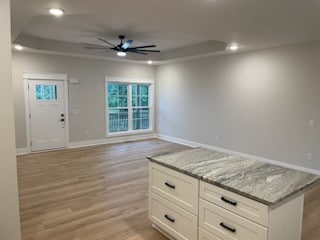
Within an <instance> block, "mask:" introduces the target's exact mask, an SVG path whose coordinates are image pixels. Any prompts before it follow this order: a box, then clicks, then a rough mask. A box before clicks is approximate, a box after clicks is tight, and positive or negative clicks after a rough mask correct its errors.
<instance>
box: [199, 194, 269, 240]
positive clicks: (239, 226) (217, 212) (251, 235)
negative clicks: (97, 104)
mask: <svg viewBox="0 0 320 240" xmlns="http://www.w3.org/2000/svg"><path fill="white" fill-rule="evenodd" d="M199 224H200V226H201V227H202V228H203V229H205V230H207V231H209V232H211V233H212V234H214V235H216V236H217V237H220V238H221V239H223V240H249V239H250V240H267V237H268V229H267V228H266V227H263V226H261V225H259V224H256V223H254V222H251V221H249V220H247V219H245V218H243V217H240V216H238V215H236V214H234V213H232V212H229V211H227V210H225V209H223V208H221V207H219V206H216V205H215V204H212V203H209V202H207V201H205V200H202V199H200V202H199Z"/></svg>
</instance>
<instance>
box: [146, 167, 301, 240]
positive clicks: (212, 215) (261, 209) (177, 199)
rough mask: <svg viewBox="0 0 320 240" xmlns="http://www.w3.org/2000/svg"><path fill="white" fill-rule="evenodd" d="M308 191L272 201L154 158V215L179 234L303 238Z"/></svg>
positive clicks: (184, 237) (212, 239) (182, 238)
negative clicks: (254, 197)
mask: <svg viewBox="0 0 320 240" xmlns="http://www.w3.org/2000/svg"><path fill="white" fill-rule="evenodd" d="M303 200H304V195H303V194H300V195H296V196H294V197H292V198H291V199H287V200H285V201H283V202H282V203H281V204H278V205H274V206H267V205H265V204H262V203H260V202H257V201H254V200H252V199H249V198H246V197H244V196H242V195H239V194H236V193H234V192H232V191H228V190H225V189H223V188H220V187H217V186H215V185H213V184H210V183H207V182H204V181H199V180H198V179H197V178H194V177H191V176H188V175H186V174H183V173H181V172H178V171H175V170H172V169H170V168H167V167H164V166H162V165H159V164H156V163H153V162H150V165H149V218H150V220H151V221H152V222H153V223H154V225H155V226H156V228H157V229H159V230H160V231H161V232H162V233H164V234H166V235H167V236H170V237H171V238H172V239H178V240H300V239H301V229H302V213H303Z"/></svg>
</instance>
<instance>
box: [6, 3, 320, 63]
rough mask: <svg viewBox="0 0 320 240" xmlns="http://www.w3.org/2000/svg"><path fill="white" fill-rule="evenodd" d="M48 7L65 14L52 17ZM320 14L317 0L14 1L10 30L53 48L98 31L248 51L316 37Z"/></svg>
mask: <svg viewBox="0 0 320 240" xmlns="http://www.w3.org/2000/svg"><path fill="white" fill-rule="evenodd" d="M52 7H56V8H57V7H58V8H62V9H64V10H65V11H66V15H64V16H63V17H61V18H56V17H53V16H50V15H49V14H48V9H49V8H52ZM319 13H320V0H161V1H159V0H157V1H156V0H135V1H133V0H120V1H119V0H108V1H106V0H105V1H103V0H90V1H89V0H68V1H57V0H46V1H43V0H12V32H13V37H14V38H15V37H17V36H18V35H19V34H24V35H27V36H29V37H32V38H34V39H35V40H37V39H40V40H41V41H42V42H44V41H46V40H51V41H48V44H41V45H42V48H43V49H40V48H39V50H48V49H46V48H47V47H44V46H47V45H49V43H52V40H54V42H57V43H59V44H60V46H61V49H57V51H62V49H63V47H62V45H63V43H65V44H66V46H70V43H74V44H77V45H79V43H81V42H90V43H99V44H100V42H97V40H96V37H97V36H104V37H105V38H106V39H107V40H109V41H112V42H115V43H117V42H118V39H117V36H118V35H119V34H124V35H126V36H128V37H130V38H132V39H133V40H135V42H134V44H136V45H140V44H156V45H157V46H158V48H159V49H160V50H161V51H164V52H166V53H169V52H170V51H174V50H173V49H177V48H180V49H181V48H182V47H186V46H189V45H199V44H202V43H203V44H207V43H208V42H210V41H212V42H216V41H220V42H224V43H232V42H236V43H238V44H239V45H240V48H241V50H249V49H257V48H266V47H271V46H278V45H283V44H291V43H297V42H305V41H310V40H316V39H320V28H319V23H320V14H319ZM40 40H39V41H40ZM224 46H225V45H224ZM223 49H224V48H221V46H220V47H213V48H212V49H210V48H209V49H207V51H209V52H214V51H221V50H223ZM50 51H54V49H53V48H51V49H50ZM88 54H93V55H95V54H98V55H101V53H96V52H95V51H91V52H90V53H88ZM193 54H194V55H196V53H193ZM201 54H203V53H201ZM167 55H168V54H167ZM110 56H112V55H110ZM110 56H109V57H110ZM129 58H130V57H129ZM140 60H141V59H140Z"/></svg>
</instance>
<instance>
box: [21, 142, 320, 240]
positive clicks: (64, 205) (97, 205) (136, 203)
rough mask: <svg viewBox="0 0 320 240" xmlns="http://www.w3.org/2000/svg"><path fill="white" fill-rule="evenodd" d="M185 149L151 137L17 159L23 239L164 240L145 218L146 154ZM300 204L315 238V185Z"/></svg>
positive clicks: (319, 234) (307, 239)
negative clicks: (149, 138) (302, 203)
mask: <svg viewBox="0 0 320 240" xmlns="http://www.w3.org/2000/svg"><path fill="white" fill-rule="evenodd" d="M187 148H188V147H186V146H181V145H178V144H174V143H170V142H166V141H162V140H158V139H152V140H144V141H137V142H127V143H120V144H112V145H101V146H95V147H86V148H78V149H67V150H61V151H55V152H47V153H37V154H28V155H24V156H19V157H18V160H17V163H18V180H19V195H20V196H19V199H20V214H21V226H22V239H23V240H165V239H166V238H165V237H164V236H162V235H161V234H160V233H158V232H157V231H155V230H153V228H152V227H151V223H150V221H149V220H148V214H147V209H148V208H147V207H148V203H147V190H148V160H147V159H146V156H147V155H152V154H159V153H164V152H169V151H176V150H182V149H187ZM305 202H306V206H305V212H304V228H303V240H319V239H320V186H319V187H317V188H314V189H312V190H310V192H309V193H308V194H307V196H306V201H305ZM278 240H281V239H278Z"/></svg>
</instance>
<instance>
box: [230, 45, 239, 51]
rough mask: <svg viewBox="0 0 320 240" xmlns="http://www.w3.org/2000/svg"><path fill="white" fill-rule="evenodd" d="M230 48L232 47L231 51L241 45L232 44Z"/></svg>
mask: <svg viewBox="0 0 320 240" xmlns="http://www.w3.org/2000/svg"><path fill="white" fill-rule="evenodd" d="M229 49H230V50H231V51H236V50H238V49H239V46H238V45H237V44H232V45H231V46H230V47H229Z"/></svg>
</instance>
